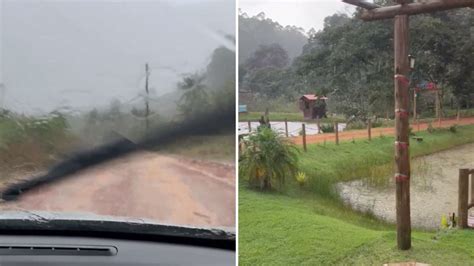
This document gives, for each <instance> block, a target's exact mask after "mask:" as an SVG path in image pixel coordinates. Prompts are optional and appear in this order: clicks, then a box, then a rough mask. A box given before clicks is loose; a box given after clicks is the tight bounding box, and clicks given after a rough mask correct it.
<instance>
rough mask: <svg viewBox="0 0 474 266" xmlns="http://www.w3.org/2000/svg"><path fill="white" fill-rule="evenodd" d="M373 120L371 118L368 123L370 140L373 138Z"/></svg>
mask: <svg viewBox="0 0 474 266" xmlns="http://www.w3.org/2000/svg"><path fill="white" fill-rule="evenodd" d="M371 127H372V122H371V120H370V119H369V122H368V123H367V133H368V135H369V140H372V129H371Z"/></svg>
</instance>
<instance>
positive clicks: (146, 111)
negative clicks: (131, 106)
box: [145, 63, 150, 134]
mask: <svg viewBox="0 0 474 266" xmlns="http://www.w3.org/2000/svg"><path fill="white" fill-rule="evenodd" d="M149 78H150V68H149V66H148V63H146V64H145V92H146V97H145V132H146V134H148V128H149V126H150V125H149V121H148V116H149V115H150V104H149V102H148V101H149V99H148V98H149V95H150V90H149V88H148V79H149Z"/></svg>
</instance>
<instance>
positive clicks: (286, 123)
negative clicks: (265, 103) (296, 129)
mask: <svg viewBox="0 0 474 266" xmlns="http://www.w3.org/2000/svg"><path fill="white" fill-rule="evenodd" d="M285 135H286V137H287V138H288V119H286V118H285Z"/></svg>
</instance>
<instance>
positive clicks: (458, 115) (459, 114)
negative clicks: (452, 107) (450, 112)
mask: <svg viewBox="0 0 474 266" xmlns="http://www.w3.org/2000/svg"><path fill="white" fill-rule="evenodd" d="M460 119H461V112H460V111H459V108H458V113H457V115H456V120H457V121H459V120H460Z"/></svg>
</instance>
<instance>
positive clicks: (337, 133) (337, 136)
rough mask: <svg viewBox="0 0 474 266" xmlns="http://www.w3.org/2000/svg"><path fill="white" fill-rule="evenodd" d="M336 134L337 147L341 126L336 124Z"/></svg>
mask: <svg viewBox="0 0 474 266" xmlns="http://www.w3.org/2000/svg"><path fill="white" fill-rule="evenodd" d="M334 132H335V133H336V145H339V126H338V123H337V122H335V123H334Z"/></svg>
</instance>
